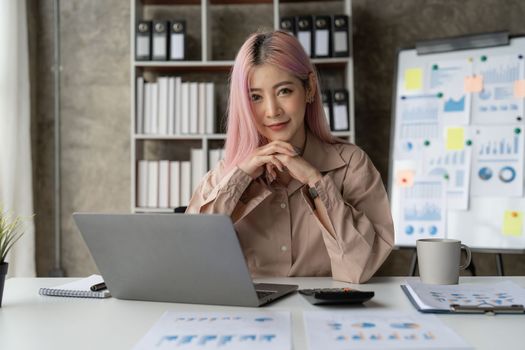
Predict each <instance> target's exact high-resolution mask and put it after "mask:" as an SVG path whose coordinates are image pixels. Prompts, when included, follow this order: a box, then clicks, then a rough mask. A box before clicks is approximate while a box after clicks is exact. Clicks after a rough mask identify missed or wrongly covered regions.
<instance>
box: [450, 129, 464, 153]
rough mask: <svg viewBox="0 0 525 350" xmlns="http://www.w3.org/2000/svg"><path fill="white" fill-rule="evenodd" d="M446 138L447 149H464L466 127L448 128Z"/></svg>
mask: <svg viewBox="0 0 525 350" xmlns="http://www.w3.org/2000/svg"><path fill="white" fill-rule="evenodd" d="M446 138H447V142H446V147H447V151H457V150H462V149H463V148H464V147H465V129H464V128H448V129H447V135H446Z"/></svg>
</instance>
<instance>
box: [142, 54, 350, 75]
mask: <svg viewBox="0 0 525 350" xmlns="http://www.w3.org/2000/svg"><path fill="white" fill-rule="evenodd" d="M233 63H234V61H135V62H134V65H135V67H139V68H147V69H148V70H152V71H170V70H174V69H176V70H181V71H192V72H193V71H230V69H231V67H233ZM312 63H313V64H315V65H316V66H319V67H327V68H344V67H345V66H346V65H347V64H348V57H337V58H313V59H312Z"/></svg>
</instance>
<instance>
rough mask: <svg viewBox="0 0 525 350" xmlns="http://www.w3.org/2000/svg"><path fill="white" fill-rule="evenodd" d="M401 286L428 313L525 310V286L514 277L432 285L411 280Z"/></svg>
mask: <svg viewBox="0 0 525 350" xmlns="http://www.w3.org/2000/svg"><path fill="white" fill-rule="evenodd" d="M401 288H402V289H403V291H404V292H405V294H406V295H407V297H408V299H409V300H410V302H412V304H413V305H414V307H415V308H416V309H417V310H418V311H420V312H425V313H487V314H499V313H512V314H523V313H525V309H524V306H525V289H524V288H522V287H520V286H518V285H517V284H516V283H514V282H512V281H504V282H499V283H492V284H466V283H462V284H457V285H431V284H424V283H421V282H420V281H415V280H407V281H406V284H404V285H401Z"/></svg>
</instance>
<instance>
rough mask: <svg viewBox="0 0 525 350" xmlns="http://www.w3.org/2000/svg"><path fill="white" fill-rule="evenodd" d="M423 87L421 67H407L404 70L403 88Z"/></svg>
mask: <svg viewBox="0 0 525 350" xmlns="http://www.w3.org/2000/svg"><path fill="white" fill-rule="evenodd" d="M422 88H423V69H421V68H409V69H406V70H405V89H406V90H421V89H422Z"/></svg>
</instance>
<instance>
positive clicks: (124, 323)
mask: <svg viewBox="0 0 525 350" xmlns="http://www.w3.org/2000/svg"><path fill="white" fill-rule="evenodd" d="M503 279H509V280H512V281H514V282H516V283H517V284H519V285H521V286H523V287H525V277H475V278H472V277H464V278H461V281H463V282H469V283H494V282H499V281H501V280H503ZM404 280H405V278H404V277H388V278H375V279H372V281H371V282H370V283H368V284H366V285H360V286H355V287H357V288H359V289H362V290H373V291H375V293H376V295H375V297H374V299H372V300H371V301H369V302H368V303H366V307H368V308H374V309H375V308H381V309H382V310H385V311H386V310H400V311H407V310H410V311H412V310H414V308H413V307H412V305H411V304H410V302H409V301H408V299H407V298H406V297H405V295H404V293H403V291H402V290H401V288H400V287H399V285H400V284H401V283H402V282H403V281H404ZM69 281H70V279H51V278H12V279H9V280H7V281H6V287H5V290H4V300H3V303H2V308H0V349H2V350H11V349H13V350H21V349H58V350H59V349H130V348H131V347H132V346H133V345H134V344H135V343H136V342H138V340H139V339H140V338H141V337H142V336H143V335H144V334H145V333H146V332H147V331H148V330H149V328H150V327H151V326H152V325H153V324H154V323H155V322H156V321H157V320H158V319H159V318H160V316H161V315H162V314H163V313H164V311H166V310H178V311H232V310H239V309H242V310H253V309H250V308H237V307H224V306H210V305H192V304H172V303H155V302H140V301H126V300H118V299H115V298H109V299H80V298H61V297H44V296H40V295H38V289H39V288H40V287H53V286H56V285H60V284H62V283H65V282H69ZM258 282H270V283H292V284H298V285H299V287H300V288H315V287H342V286H345V287H348V286H352V285H349V284H346V283H342V282H337V281H333V280H331V279H330V278H271V279H264V280H259V281H258ZM265 308H269V309H273V310H289V311H291V312H292V330H293V344H294V349H295V350H303V349H307V347H306V340H305V334H304V328H303V321H302V311H304V310H325V309H326V308H323V307H315V306H312V305H310V304H309V303H308V302H307V301H306V300H305V299H304V298H303V297H302V296H300V295H298V294H294V295H291V296H288V297H286V298H284V299H282V300H279V301H277V302H275V303H272V304H270V305H268V306H266V307H265ZM347 309H348V310H352V308H351V307H349V308H347ZM360 309H361V308H360ZM438 317H439V318H440V319H441V320H442V321H443V322H444V323H445V324H446V325H448V326H449V327H451V328H452V329H454V330H455V331H456V332H457V333H458V334H459V335H460V336H462V337H463V338H464V339H465V340H466V341H467V342H468V343H469V344H470V345H472V346H474V347H475V348H476V349H498V348H499V349H506V350H507V349H524V348H525V315H497V316H484V315H439V316H438Z"/></svg>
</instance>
